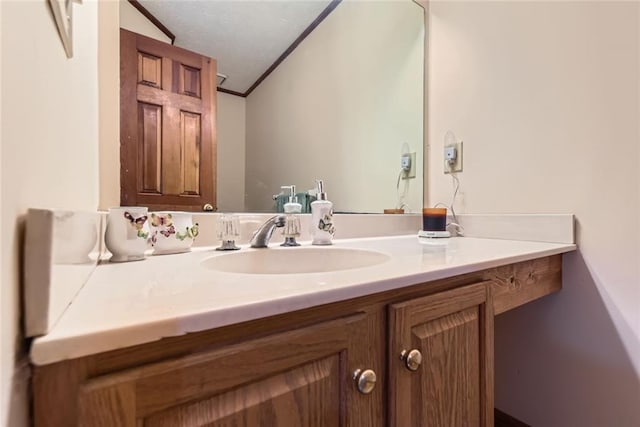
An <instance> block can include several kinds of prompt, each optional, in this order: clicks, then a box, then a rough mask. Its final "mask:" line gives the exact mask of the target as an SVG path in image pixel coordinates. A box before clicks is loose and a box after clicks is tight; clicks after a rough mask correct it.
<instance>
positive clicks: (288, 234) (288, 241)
mask: <svg viewBox="0 0 640 427" xmlns="http://www.w3.org/2000/svg"><path fill="white" fill-rule="evenodd" d="M280 188H281V189H283V190H289V192H290V193H289V201H288V202H287V203H285V204H284V213H285V215H286V220H285V223H284V230H282V234H283V235H284V243H283V244H281V245H280V246H300V243H298V242H296V237H298V236H300V217H299V216H298V214H300V213H302V205H301V204H300V203H298V198H297V197H296V186H295V185H285V186H282V187H280Z"/></svg>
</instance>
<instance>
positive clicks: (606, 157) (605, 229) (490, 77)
mask: <svg viewBox="0 0 640 427" xmlns="http://www.w3.org/2000/svg"><path fill="white" fill-rule="evenodd" d="M430 9H431V13H430V34H429V38H430V50H431V52H430V58H429V59H428V65H429V76H430V82H429V88H428V91H429V111H430V114H429V122H430V128H429V141H430V144H431V152H430V157H431V160H430V163H429V180H428V181H429V192H430V203H432V204H433V203H435V202H437V201H447V200H449V199H450V197H451V182H450V178H449V177H447V176H445V175H444V174H443V173H442V169H443V167H442V162H441V160H440V159H441V155H440V153H442V146H443V144H442V141H443V137H444V135H445V133H446V131H447V130H449V129H450V130H452V131H454V132H455V133H456V134H457V136H458V137H459V139H462V140H464V172H463V173H462V174H460V180H461V182H462V192H463V195H462V197H461V199H460V202H459V204H458V210H459V211H460V212H467V213H519V212H530V213H542V212H572V213H575V214H576V217H577V221H578V233H577V242H578V245H579V251H578V252H577V253H574V254H570V255H567V256H565V261H564V265H563V267H564V288H563V290H562V292H561V293H560V294H558V295H554V296H551V297H547V298H545V299H543V300H541V301H539V302H536V303H533V304H530V305H528V306H526V307H523V308H521V309H518V310H516V311H514V312H513V313H508V314H505V315H502V316H500V317H498V318H497V320H496V406H497V407H499V408H501V409H503V410H504V411H506V412H507V413H509V414H511V415H514V416H516V417H518V418H520V419H522V420H523V421H525V422H527V423H529V424H531V425H534V426H545V427H555V426H558V427H560V426H585V427H586V426H594V427H596V426H598V427H601V426H616V427H624V426H638V425H640V410H639V409H638V404H639V403H640V344H639V341H640V274H639V267H638V265H639V264H640V262H639V261H640V248H639V244H640V226H639V218H640V215H638V212H639V211H640V202H639V197H640V175H639V172H638V171H639V170H640V153H639V146H640V130H639V125H638V123H639V118H640V106H639V103H640V86H639V76H640V67H639V60H640V53H639V50H640V41H639V38H640V34H639V27H640V4H639V3H637V2H629V3H616V2H549V3H547V2H511V3H509V2H495V3H493V2H431V6H430Z"/></svg>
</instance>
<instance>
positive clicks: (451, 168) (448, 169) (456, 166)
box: [443, 141, 462, 174]
mask: <svg viewBox="0 0 640 427" xmlns="http://www.w3.org/2000/svg"><path fill="white" fill-rule="evenodd" d="M448 147H453V148H455V149H456V160H455V161H454V162H453V164H452V165H449V162H447V161H446V160H444V173H446V174H447V173H455V172H462V141H460V142H457V143H454V144H449V145H446V146H445V147H444V148H445V149H446V148H448ZM443 156H444V150H443Z"/></svg>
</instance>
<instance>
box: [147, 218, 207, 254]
mask: <svg viewBox="0 0 640 427" xmlns="http://www.w3.org/2000/svg"><path fill="white" fill-rule="evenodd" d="M149 230H150V234H149V242H150V243H151V245H152V246H153V254H154V255H167V254H177V253H181V252H187V251H189V250H191V245H193V241H194V240H195V238H196V236H197V235H198V224H197V223H196V224H194V223H193V215H192V214H190V213H188V212H152V213H151V214H150V215H149Z"/></svg>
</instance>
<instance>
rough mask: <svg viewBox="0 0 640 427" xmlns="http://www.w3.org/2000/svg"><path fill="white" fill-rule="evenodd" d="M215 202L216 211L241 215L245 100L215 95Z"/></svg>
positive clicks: (242, 209) (244, 154) (243, 190)
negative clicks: (216, 200)
mask: <svg viewBox="0 0 640 427" xmlns="http://www.w3.org/2000/svg"><path fill="white" fill-rule="evenodd" d="M217 102H218V105H217V108H216V112H217V117H216V120H217V128H216V130H217V132H218V139H217V151H218V154H217V156H218V159H217V164H218V168H217V171H216V174H217V177H216V182H217V189H216V191H217V199H218V211H219V212H244V211H245V210H246V209H245V207H244V197H245V195H244V193H245V188H244V176H245V156H246V153H245V144H246V105H247V103H246V98H242V97H239V96H235V95H229V94H227V93H223V92H218V94H217Z"/></svg>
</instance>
